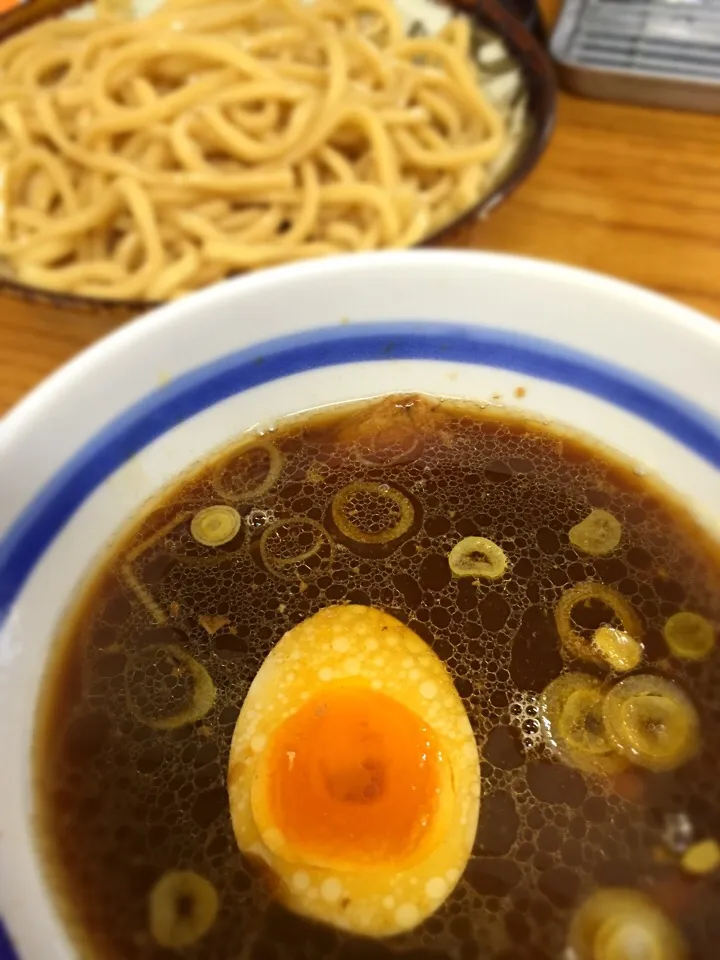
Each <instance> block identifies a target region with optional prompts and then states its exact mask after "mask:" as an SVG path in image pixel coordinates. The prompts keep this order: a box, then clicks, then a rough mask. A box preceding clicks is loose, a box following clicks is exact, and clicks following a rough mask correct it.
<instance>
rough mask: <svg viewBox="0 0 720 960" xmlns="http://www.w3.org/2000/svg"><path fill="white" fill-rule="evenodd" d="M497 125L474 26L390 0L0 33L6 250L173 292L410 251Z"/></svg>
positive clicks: (468, 190)
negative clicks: (406, 17) (436, 22)
mask: <svg viewBox="0 0 720 960" xmlns="http://www.w3.org/2000/svg"><path fill="white" fill-rule="evenodd" d="M507 138H508V134H507V131H506V129H505V125H504V123H503V121H502V119H501V117H500V115H499V114H498V112H497V110H496V109H495V108H494V107H493V106H492V105H491V103H490V102H489V101H488V99H487V97H486V96H485V95H484V93H483V91H482V89H481V86H480V84H479V77H478V70H477V64H476V62H475V61H474V59H473V56H472V53H471V37H470V26H469V23H468V21H467V19H466V18H463V17H458V18H455V19H452V20H450V21H449V22H448V24H447V25H446V26H445V27H444V28H443V30H442V31H441V33H440V34H438V35H437V36H435V37H425V38H411V37H409V36H408V35H407V34H406V32H405V29H404V26H403V23H402V20H401V18H400V16H399V14H398V12H397V10H396V9H395V8H394V7H393V5H392V3H390V2H389V0H316V2H314V3H312V4H310V5H306V4H303V3H302V2H298V0H219V2H214V3H212V4H210V3H208V2H207V0H167V2H165V3H164V4H163V5H162V6H161V7H160V8H159V9H158V10H156V12H155V13H153V14H152V15H150V16H149V17H147V18H145V19H143V20H136V21H127V20H123V19H118V18H117V17H113V16H108V15H107V14H105V15H101V16H100V18H99V19H96V20H92V21H82V22H80V21H76V20H69V19H58V20H49V21H45V22H43V23H41V24H39V25H37V26H35V27H32V28H30V29H29V30H27V31H25V32H23V33H21V34H19V35H17V36H15V37H13V38H12V39H10V40H9V41H7V42H5V43H3V44H2V45H0V163H2V164H3V166H4V171H5V210H4V218H3V219H4V222H3V225H2V230H1V231H0V257H1V258H2V259H3V260H4V261H5V264H6V267H5V269H6V270H8V271H9V272H10V273H11V275H12V276H13V277H14V278H15V279H17V280H19V281H20V282H23V283H26V284H29V285H33V286H37V287H43V288H47V289H49V290H54V291H62V292H67V293H75V294H82V295H86V296H91V297H107V298H121V299H149V300H159V299H165V298H170V297H177V296H180V295H182V294H184V293H187V292H188V291H190V290H193V289H196V288H198V287H201V286H204V285H206V284H209V283H213V282H215V281H217V280H220V279H222V278H223V277H226V276H228V275H231V274H233V273H237V272H240V271H244V270H247V269H252V268H255V267H260V266H264V265H269V264H275V263H280V262H285V261H291V260H297V259H300V258H305V257H320V256H325V255H329V254H334V253H341V252H346V251H354V250H370V249H376V248H387V247H406V246H409V245H412V244H414V243H417V242H418V241H420V240H422V239H423V238H424V237H426V236H428V235H429V234H431V233H433V232H434V231H435V230H437V229H439V228H440V227H442V226H444V225H445V224H447V223H448V222H449V221H451V220H452V219H454V218H455V217H456V216H457V215H458V214H460V213H462V212H463V211H465V210H467V209H469V208H470V207H471V206H472V205H473V204H474V203H476V202H477V200H478V199H479V198H480V196H481V195H482V194H483V192H484V191H485V190H486V189H487V188H488V167H489V166H490V164H491V163H492V161H493V160H494V159H496V158H497V157H498V155H499V154H500V153H501V151H502V150H503V149H504V147H505V145H506V142H507Z"/></svg>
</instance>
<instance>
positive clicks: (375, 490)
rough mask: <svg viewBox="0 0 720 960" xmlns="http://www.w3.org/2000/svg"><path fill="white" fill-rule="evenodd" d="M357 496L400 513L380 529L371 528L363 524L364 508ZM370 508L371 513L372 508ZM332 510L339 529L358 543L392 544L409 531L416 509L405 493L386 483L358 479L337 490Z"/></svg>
mask: <svg viewBox="0 0 720 960" xmlns="http://www.w3.org/2000/svg"><path fill="white" fill-rule="evenodd" d="M354 499H359V500H361V501H362V500H365V501H370V502H371V503H374V505H375V507H376V508H377V509H378V510H380V511H385V512H387V511H388V509H390V510H391V511H392V512H393V513H395V514H396V515H397V520H391V521H390V522H389V523H388V524H387V526H385V527H384V528H381V529H379V530H374V529H368V528H367V527H364V526H363V525H362V522H363V517H362V515H361V510H362V507H354V506H353V500H354ZM367 509H368V512H369V509H370V508H367ZM331 512H332V518H333V520H334V522H335V525H336V526H337V528H338V530H339V531H340V532H341V533H342V534H344V536H346V537H347V538H348V539H350V540H354V541H355V542H356V543H368V544H384V543H391V542H392V541H393V540H397V539H398V537H402V536H403V535H404V534H406V533H407V532H408V530H409V529H410V528H411V527H412V525H413V521H414V519H415V508H414V507H413V505H412V503H411V502H410V500H408V498H407V497H406V496H405V494H404V493H401V492H400V490H396V489H395V487H391V486H389V485H388V484H387V483H374V482H372V481H366V482H362V481H355V482H354V483H349V484H348V485H347V486H346V487H343V488H342V490H338V492H337V493H336V494H335V496H334V497H333V501H332V507H331ZM368 526H369V524H368Z"/></svg>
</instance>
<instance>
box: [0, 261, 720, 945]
mask: <svg viewBox="0 0 720 960" xmlns="http://www.w3.org/2000/svg"><path fill="white" fill-rule="evenodd" d="M719 377H720V328H718V327H716V326H715V325H714V324H713V322H712V321H710V320H709V319H706V318H703V317H701V316H699V315H697V314H695V313H693V312H692V311H689V310H687V309H685V308H683V307H680V306H679V305H676V304H673V303H672V302H670V301H668V300H665V299H663V298H660V297H656V296H654V295H652V294H649V293H645V292H643V291H641V290H638V289H636V288H632V287H628V286H626V285H623V284H620V283H617V282H615V281H611V280H608V279H604V278H601V277H598V276H596V275H593V274H588V273H583V272H580V271H575V270H570V269H567V268H564V267H560V266H556V265H552V264H544V263H539V262H533V261H528V260H523V259H521V258H511V257H499V256H492V255H478V254H459V253H449V252H412V253H397V254H382V255H370V256H357V257H353V258H347V259H343V258H340V259H338V260H332V261H326V262H322V263H314V264H304V265H298V266H291V267H286V268H282V269H279V270H276V271H270V272H267V273H262V274H258V275H256V276H252V277H246V278H241V279H239V280H236V281H232V282H229V283H226V284H222V285H219V286H217V287H215V288H212V289H209V290H206V291H204V292H202V293H200V294H198V295H197V296H191V297H188V298H187V299H184V300H183V301H182V302H178V303H176V304H173V305H171V306H167V307H164V308H162V309H160V310H158V311H156V312H154V313H153V314H151V315H149V316H148V317H146V318H143V319H141V320H139V321H137V322H135V323H133V324H130V325H129V326H128V327H126V328H124V329H123V330H122V331H120V332H118V333H116V334H114V335H113V336H111V337H109V338H108V339H106V340H104V341H102V342H101V343H99V344H98V345H96V346H95V347H93V348H92V349H91V350H89V351H88V352H86V353H85V354H83V355H82V356H80V357H79V358H77V359H76V360H75V361H73V362H72V363H71V364H70V365H69V366H67V367H65V368H64V369H63V370H61V371H60V372H59V373H57V374H56V375H55V376H54V377H53V378H51V379H50V380H49V381H47V382H46V383H45V384H44V385H43V386H41V387H40V388H39V389H38V390H36V391H35V393H34V394H33V395H31V397H29V398H28V399H27V400H25V401H24V402H23V403H22V404H21V405H20V406H19V407H18V408H17V409H16V410H15V411H13V412H11V413H10V415H9V416H8V417H7V418H6V420H5V421H4V422H3V423H2V424H0V490H2V498H0V706H1V709H2V713H3V722H4V734H3V737H2V738H1V739H0V765H1V769H2V771H3V787H2V791H1V792H0V907H1V909H2V919H3V923H4V925H5V928H6V931H7V935H8V938H9V939H8V942H7V945H6V946H0V957H2V958H3V960H6V958H8V960H9V958H14V957H20V958H26V957H27V958H37V957H42V958H50V957H53V958H55V957H57V958H63V960H69V958H73V957H93V958H99V960H127V958H137V960H172V958H173V957H178V958H203V960H237V958H248V960H250V958H252V960H296V958H297V960H300V958H327V960H335V958H337V960H365V958H379V960H394V958H404V960H441V958H442V960H475V958H477V960H560V958H563V960H715V958H716V957H717V944H718V942H720V920H719V917H720V909H719V908H720V769H719V765H720V760H719V759H718V758H719V757H720V696H719V695H718V690H720V650H719V649H718V630H719V629H720V546H719V539H718V530H719V522H718V506H717V505H718V494H719V493H720V421H719V420H718V417H717V399H718V392H717V383H718V378H719ZM11 944H12V946H11Z"/></svg>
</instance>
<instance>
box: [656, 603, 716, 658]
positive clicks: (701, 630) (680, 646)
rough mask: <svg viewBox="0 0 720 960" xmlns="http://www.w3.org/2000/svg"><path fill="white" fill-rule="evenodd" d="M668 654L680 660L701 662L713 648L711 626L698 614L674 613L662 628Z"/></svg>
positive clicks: (713, 637) (713, 631) (713, 641)
mask: <svg viewBox="0 0 720 960" xmlns="http://www.w3.org/2000/svg"><path fill="white" fill-rule="evenodd" d="M663 636H664V637H665V642H666V643H667V645H668V647H669V649H670V652H671V653H672V654H674V656H676V657H680V658H681V659H682V660H703V659H704V658H705V657H706V656H707V655H708V654H709V653H710V651H711V650H712V649H713V647H714V646H715V630H714V628H713V625H712V624H711V623H710V621H709V620H706V619H705V617H701V616H700V614H699V613H691V612H689V611H682V612H680V613H674V614H673V615H672V616H671V617H670V618H669V620H668V621H667V622H666V624H665V626H664V627H663Z"/></svg>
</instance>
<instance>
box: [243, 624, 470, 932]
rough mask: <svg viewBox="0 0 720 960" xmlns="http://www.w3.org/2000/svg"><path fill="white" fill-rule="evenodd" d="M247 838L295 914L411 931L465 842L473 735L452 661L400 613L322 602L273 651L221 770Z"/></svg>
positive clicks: (446, 885) (457, 867)
mask: <svg viewBox="0 0 720 960" xmlns="http://www.w3.org/2000/svg"><path fill="white" fill-rule="evenodd" d="M228 787H229V792H230V810H231V816H232V822H233V828H234V831H235V836H236V838H237V842H238V845H239V847H240V849H241V850H242V851H243V852H244V853H246V854H249V855H251V856H255V857H259V858H261V859H262V860H263V861H265V863H266V864H267V865H268V866H269V867H270V869H271V870H272V872H273V873H274V875H275V876H276V877H277V879H278V896H279V898H280V899H281V900H282V902H283V903H284V904H285V905H286V906H287V907H289V908H290V909H292V910H295V911H296V912H297V913H301V914H304V915H306V916H309V917H313V918H314V919H317V920H322V921H324V922H326V923H330V924H333V925H334V926H336V927H341V928H343V929H347V930H352V931H354V932H356V933H361V934H365V935H367V936H375V937H385V936H391V935H392V934H396V933H400V932H402V931H404V930H409V929H411V928H412V927H415V926H416V925H417V924H418V923H420V922H421V921H422V920H423V919H425V918H426V917H427V916H428V915H429V914H431V913H432V912H433V911H434V910H436V909H437V907H438V906H439V905H440V904H441V903H442V902H443V901H444V900H445V898H446V897H447V896H448V894H449V893H450V892H451V890H452V889H453V887H454V886H455V884H456V883H457V881H458V879H459V877H460V875H461V874H462V872H463V870H464V868H465V865H466V863H467V860H468V857H469V855H470V851H471V849H472V845H473V840H474V837H475V831H476V827H477V819H478V808H479V800H480V769H479V760H478V751H477V746H476V743H475V738H474V735H473V732H472V728H471V726H470V722H469V720H468V717H467V714H466V712H465V708H464V706H463V704H462V701H461V700H460V697H459V696H458V693H457V691H456V689H455V687H454V685H453V682H452V680H451V679H450V676H449V675H448V673H447V670H446V669H445V666H444V665H443V663H442V662H441V661H440V660H439V659H438V657H437V656H436V655H435V654H434V653H433V651H432V650H431V649H430V648H429V647H428V646H427V644H426V643H425V642H424V641H423V640H421V639H420V637H418V636H417V634H415V633H414V632H413V631H412V630H410V629H409V628H408V627H405V626H404V625H403V624H401V623H400V622H399V621H398V620H396V619H395V618H394V617H391V616H389V615H388V614H386V613H383V612H382V611H380V610H375V609H373V608H372V607H363V606H339V607H328V608H326V609H325V610H321V611H320V612H319V613H317V614H315V616H313V617H310V618H309V619H307V620H305V621H304V622H303V623H301V624H299V625H298V626H297V627H295V628H293V629H292V630H290V631H289V632H288V633H286V634H285V636H284V637H283V638H282V639H281V640H280V642H279V643H278V644H277V645H276V646H275V648H274V649H273V650H272V652H271V653H270V654H269V655H268V657H267V659H266V660H265V662H264V663H263V665H262V667H261V668H260V670H259V671H258V674H257V676H256V677H255V680H254V681H253V683H252V686H251V687H250V690H249V692H248V695H247V698H246V700H245V703H244V704H243V707H242V710H241V711H240V716H239V717H238V720H237V724H236V727H235V733H234V736H233V742H232V748H231V752H230V766H229V771H228Z"/></svg>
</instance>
